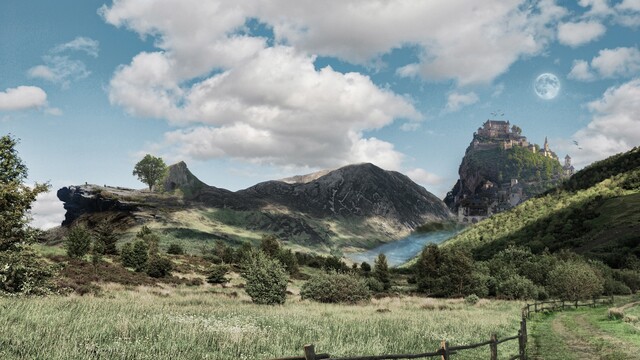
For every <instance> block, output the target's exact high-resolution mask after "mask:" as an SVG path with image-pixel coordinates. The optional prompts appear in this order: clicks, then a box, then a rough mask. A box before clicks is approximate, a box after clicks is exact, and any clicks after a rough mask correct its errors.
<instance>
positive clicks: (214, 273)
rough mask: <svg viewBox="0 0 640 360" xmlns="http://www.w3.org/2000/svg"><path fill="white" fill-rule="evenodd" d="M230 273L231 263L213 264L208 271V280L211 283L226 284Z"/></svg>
mask: <svg viewBox="0 0 640 360" xmlns="http://www.w3.org/2000/svg"><path fill="white" fill-rule="evenodd" d="M227 273H229V265H224V264H223V265H213V266H212V267H211V269H209V272H208V273H207V282H208V283H209V284H226V283H228V282H229V279H228V278H227V277H226V275H227Z"/></svg>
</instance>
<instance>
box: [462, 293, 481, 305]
mask: <svg viewBox="0 0 640 360" xmlns="http://www.w3.org/2000/svg"><path fill="white" fill-rule="evenodd" d="M478 301H480V298H479V297H478V295H476V294H471V295H469V296H467V297H465V298H464V303H465V304H467V305H475V304H477V303H478Z"/></svg>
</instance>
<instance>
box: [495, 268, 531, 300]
mask: <svg viewBox="0 0 640 360" xmlns="http://www.w3.org/2000/svg"><path fill="white" fill-rule="evenodd" d="M496 295H497V296H498V297H499V298H502V299H507V300H527V299H537V298H538V287H537V286H536V285H535V284H534V283H533V281H531V280H529V279H527V278H526V277H524V276H521V275H518V274H509V275H507V276H506V277H504V278H502V279H500V280H498V281H497V284H496Z"/></svg>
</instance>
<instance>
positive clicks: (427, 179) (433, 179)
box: [406, 168, 444, 187]
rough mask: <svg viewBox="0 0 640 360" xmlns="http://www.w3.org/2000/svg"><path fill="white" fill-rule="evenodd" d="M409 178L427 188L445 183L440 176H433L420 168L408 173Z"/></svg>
mask: <svg viewBox="0 0 640 360" xmlns="http://www.w3.org/2000/svg"><path fill="white" fill-rule="evenodd" d="M406 174H407V176H408V177H410V178H411V180H413V181H415V182H416V183H418V184H420V185H422V186H424V187H427V186H434V185H440V184H442V182H443V180H444V179H443V178H441V177H440V176H438V175H435V174H432V173H430V172H428V171H426V170H424V169H420V168H416V169H411V170H409V171H407V172H406Z"/></svg>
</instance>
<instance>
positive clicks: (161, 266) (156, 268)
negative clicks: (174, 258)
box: [146, 256, 173, 278]
mask: <svg viewBox="0 0 640 360" xmlns="http://www.w3.org/2000/svg"><path fill="white" fill-rule="evenodd" d="M171 269H173V263H172V262H171V260H169V259H167V258H165V257H162V256H152V257H151V258H150V259H149V261H147V266H146V270H147V271H146V272H147V275H149V276H151V277H153V278H162V277H165V276H167V275H169V274H170V273H171Z"/></svg>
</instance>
